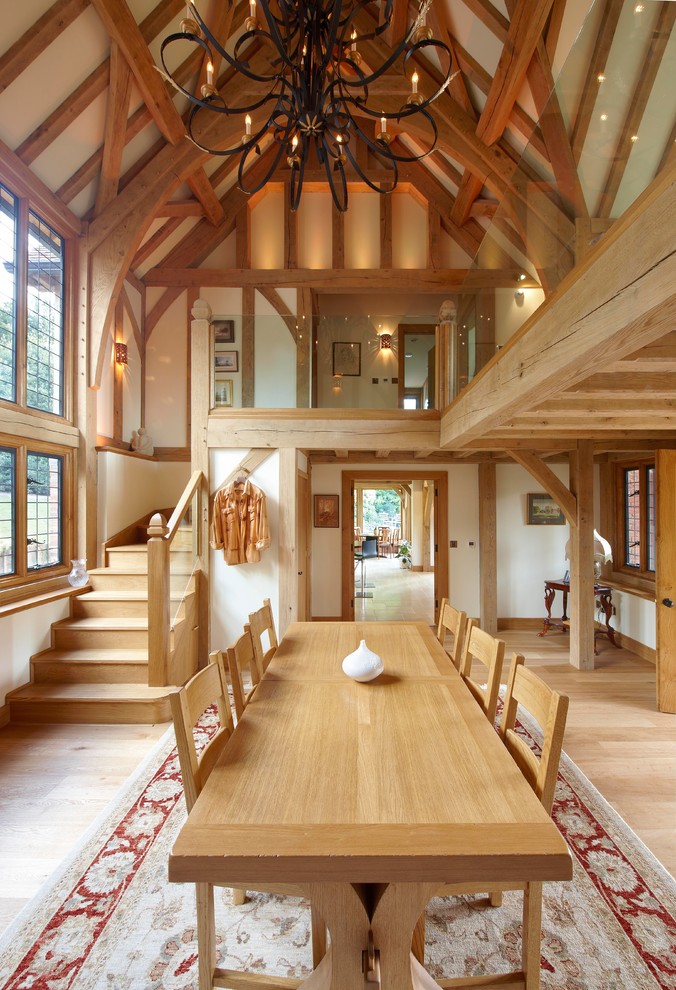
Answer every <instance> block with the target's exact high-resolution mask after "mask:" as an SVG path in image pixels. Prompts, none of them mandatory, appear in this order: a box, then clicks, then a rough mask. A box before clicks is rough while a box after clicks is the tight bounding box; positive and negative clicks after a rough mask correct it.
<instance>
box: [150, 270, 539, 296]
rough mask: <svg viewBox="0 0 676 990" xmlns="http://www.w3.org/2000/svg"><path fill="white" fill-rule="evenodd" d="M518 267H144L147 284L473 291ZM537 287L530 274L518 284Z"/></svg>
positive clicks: (508, 283)
mask: <svg viewBox="0 0 676 990" xmlns="http://www.w3.org/2000/svg"><path fill="white" fill-rule="evenodd" d="M518 271H519V270H518V269H510V270H508V271H505V270H502V269H473V268H442V269H439V270H438V271H430V270H428V269H425V268H392V269H389V270H387V269H386V270H381V269H380V268H353V269H343V270H342V271H334V270H333V269H332V268H330V269H317V268H296V269H290V268H269V269H257V270H251V269H246V268H240V269H227V268H199V269H196V268H169V267H167V266H162V267H159V268H152V269H151V270H150V271H149V272H147V274H146V276H145V278H144V282H145V284H146V285H147V286H151V285H153V286H178V285H182V286H184V287H187V286H192V287H199V286H219V287H227V286H239V287H241V286H245V285H252V286H254V287H255V288H258V287H259V286H261V285H271V286H277V287H280V288H289V287H298V286H311V287H312V288H315V289H322V290H327V289H330V290H331V291H333V292H359V291H363V292H373V291H375V290H378V289H379V290H380V291H383V292H387V291H392V290H395V289H396V290H398V291H401V292H404V291H406V292H408V291H417V292H434V293H437V292H443V291H444V290H448V291H458V290H462V291H472V290H473V289H474V290H479V289H486V288H513V287H514V286H515V285H516V277H517V274H518ZM529 282H530V285H531V287H533V286H536V285H537V282H534V281H533V280H532V279H530V280H526V281H525V282H521V283H520V284H521V285H528V283H529Z"/></svg>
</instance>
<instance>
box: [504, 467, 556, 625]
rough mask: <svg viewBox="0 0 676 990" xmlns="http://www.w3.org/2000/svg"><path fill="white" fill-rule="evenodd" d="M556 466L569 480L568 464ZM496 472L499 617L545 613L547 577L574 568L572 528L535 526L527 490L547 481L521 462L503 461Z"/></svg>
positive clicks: (539, 486) (538, 616) (524, 616)
mask: <svg viewBox="0 0 676 990" xmlns="http://www.w3.org/2000/svg"><path fill="white" fill-rule="evenodd" d="M550 467H551V469H552V471H553V472H554V474H556V476H557V477H558V478H559V479H560V480H561V481H563V482H565V483H566V485H567V484H568V466H567V465H564V464H551V465H550ZM496 475H497V550H498V616H500V617H511V618H515V617H516V618H540V617H541V616H542V617H544V614H545V613H544V582H545V581H546V580H548V579H550V578H551V579H554V578H562V577H563V575H564V573H565V571H567V570H569V569H570V562H569V561H566V559H565V555H564V549H565V545H566V541H567V539H568V537H569V535H570V527H569V526H568V525H563V526H529V525H528V523H527V519H528V515H527V494H528V492H541V491H542V486H541V485H540V484H539V483H538V482H537V481H535V480H534V478H532V477H531V475H530V474H529V473H528V472H527V471H526V470H525V469H524V468H522V467H521V466H520V465H518V464H498V465H497V468H496ZM560 605H561V598H560V595H559V597H558V598H557V601H556V606H557V608H558V607H560Z"/></svg>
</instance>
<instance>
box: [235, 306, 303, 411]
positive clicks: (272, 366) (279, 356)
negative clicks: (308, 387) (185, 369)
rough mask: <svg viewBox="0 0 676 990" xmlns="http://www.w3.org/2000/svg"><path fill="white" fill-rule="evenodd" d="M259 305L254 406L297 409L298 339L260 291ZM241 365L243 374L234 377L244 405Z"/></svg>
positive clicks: (257, 313)
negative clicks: (293, 336)
mask: <svg viewBox="0 0 676 990" xmlns="http://www.w3.org/2000/svg"><path fill="white" fill-rule="evenodd" d="M255 308H256V328H255V332H254V405H255V406H257V407H258V408H262V407H264V408H267V409H295V408H296V345H295V342H294V340H293V339H292V337H291V334H290V333H289V329H288V327H287V325H286V323H285V322H284V320H283V319H282V318H281V316H279V315H278V314H277V311H276V310H275V309H274V308H273V307H272V306H271V305H270V303H269V302H268V301H267V299H265V298H264V297H263V296H262V295H261V294H260V293H259V292H257V293H256V300H255ZM240 358H241V355H240ZM239 367H240V372H239V374H238V375H234V376H233V378H239V383H238V384H239V404H241V379H242V374H241V369H242V365H241V360H240V365H239ZM236 404H237V403H236Z"/></svg>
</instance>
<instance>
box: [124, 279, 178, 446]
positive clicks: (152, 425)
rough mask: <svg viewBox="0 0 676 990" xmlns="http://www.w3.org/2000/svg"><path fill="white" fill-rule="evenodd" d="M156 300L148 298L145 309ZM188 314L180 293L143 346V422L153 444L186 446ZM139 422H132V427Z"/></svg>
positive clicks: (149, 307)
mask: <svg viewBox="0 0 676 990" xmlns="http://www.w3.org/2000/svg"><path fill="white" fill-rule="evenodd" d="M155 301H156V297H155V296H154V295H153V296H152V297H151V296H150V293H149V298H148V301H147V302H148V310H150V309H151V308H152V306H153V304H154V302H155ZM187 365H188V313H187V304H186V294H185V293H183V294H182V295H181V296H179V298H178V299H177V300H176V302H175V303H174V304H173V305H172V306H170V307H169V309H168V310H167V312H166V313H165V314H164V316H163V317H162V319H161V321H160V322H159V323H158V325H157V326H156V327H155V329H154V330H153V332H152V334H151V336H150V340H149V341H148V344H147V346H146V415H145V420H146V422H145V425H146V429H147V431H148V433H149V434H150V435H151V437H152V438H153V441H154V443H155V446H156V447H185V446H186V445H187V444H188V442H189V438H188V435H187V415H186V411H187V401H188V399H187V375H186V373H185V369H186V367H187ZM138 425H139V424H138V423H136V424H133V425H132V429H135V428H136V426H138Z"/></svg>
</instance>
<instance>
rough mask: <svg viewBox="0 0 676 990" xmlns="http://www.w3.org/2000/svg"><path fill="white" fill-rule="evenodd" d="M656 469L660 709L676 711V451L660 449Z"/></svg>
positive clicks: (658, 681)
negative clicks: (675, 562)
mask: <svg viewBox="0 0 676 990" xmlns="http://www.w3.org/2000/svg"><path fill="white" fill-rule="evenodd" d="M655 461H656V468H657V541H656V550H657V572H656V576H655V577H656V580H655V594H656V602H655V608H656V610H657V710H658V711H660V712H671V713H672V714H673V713H674V712H676V604H674V602H676V573H675V571H674V559H676V451H674V450H658V451H657V452H656V458H655Z"/></svg>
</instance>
